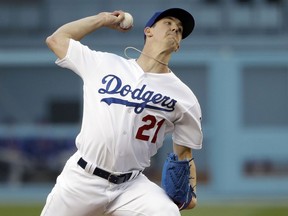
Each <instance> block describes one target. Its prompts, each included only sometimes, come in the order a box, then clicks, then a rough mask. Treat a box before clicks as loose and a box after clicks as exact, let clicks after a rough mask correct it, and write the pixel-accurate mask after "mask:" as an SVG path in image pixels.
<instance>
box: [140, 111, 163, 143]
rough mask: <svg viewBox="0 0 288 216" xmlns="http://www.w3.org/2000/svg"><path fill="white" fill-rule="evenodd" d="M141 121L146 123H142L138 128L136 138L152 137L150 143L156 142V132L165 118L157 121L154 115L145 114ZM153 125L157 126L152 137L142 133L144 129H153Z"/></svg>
mask: <svg viewBox="0 0 288 216" xmlns="http://www.w3.org/2000/svg"><path fill="white" fill-rule="evenodd" d="M142 121H143V122H145V123H146V124H144V125H143V126H141V127H140V128H139V129H138V131H137V134H136V139H139V140H143V141H148V140H150V139H151V138H152V140H151V143H156V141H157V135H158V132H159V130H160V128H161V126H162V125H163V123H164V121H165V119H162V120H161V121H159V122H157V119H156V117H155V116H152V115H147V116H145V117H143V118H142ZM155 126H156V127H157V128H156V130H155V133H154V135H153V137H150V136H149V135H145V134H144V132H145V131H149V130H152V129H154V127H155Z"/></svg>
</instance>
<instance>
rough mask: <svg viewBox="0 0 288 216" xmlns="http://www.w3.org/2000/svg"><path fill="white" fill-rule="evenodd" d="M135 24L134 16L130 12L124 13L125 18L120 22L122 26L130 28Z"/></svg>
mask: <svg viewBox="0 0 288 216" xmlns="http://www.w3.org/2000/svg"><path fill="white" fill-rule="evenodd" d="M132 25H133V17H132V15H131V14H130V13H127V12H125V13H124V20H123V21H122V22H121V23H120V27H121V28H123V29H128V28H130V27H131V26H132Z"/></svg>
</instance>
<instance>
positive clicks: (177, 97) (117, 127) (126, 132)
mask: <svg viewBox="0 0 288 216" xmlns="http://www.w3.org/2000/svg"><path fill="white" fill-rule="evenodd" d="M56 63H57V64H58V65H59V66H61V67H64V68H68V69H71V70H72V71H74V72H75V73H76V74H78V75H79V76H80V77H81V78H82V80H83V94H84V99H83V100H84V101H83V120H82V127H81V131H80V133H79V134H78V136H77V138H76V146H77V148H78V150H79V152H80V154H81V156H82V157H83V158H84V159H85V160H87V161H89V162H91V163H95V164H96V165H97V166H99V167H101V168H104V169H106V170H108V171H114V172H126V171H130V170H135V169H136V170H143V169H144V168H145V167H148V166H149V165H150V157H151V156H153V155H154V154H155V153H156V152H157V150H158V149H159V148H160V147H161V146H162V144H163V140H164V136H165V135H166V134H167V133H172V137H173V141H174V142H175V143H177V144H179V145H183V146H187V147H190V148H193V149H200V148H201V147H202V131H201V123H200V119H201V109H200V106H199V103H198V101H197V99H196V97H195V95H194V94H193V92H192V91H191V90H190V89H189V88H188V87H187V86H186V85H185V84H184V83H183V82H181V80H180V79H178V78H177V77H176V76H175V74H174V73H173V72H172V71H171V72H170V73H163V74H157V73H151V72H144V71H143V70H142V69H141V67H140V66H139V65H138V64H137V62H136V61H135V60H134V59H129V60H127V59H125V58H122V57H120V56H118V55H115V54H111V53H106V52H99V51H94V50H91V49H89V48H88V47H87V46H84V45H82V44H81V43H80V42H78V41H74V40H72V39H71V40H70V44H69V48H68V52H67V55H66V56H65V58H63V59H61V60H59V59H58V60H57V61H56Z"/></svg>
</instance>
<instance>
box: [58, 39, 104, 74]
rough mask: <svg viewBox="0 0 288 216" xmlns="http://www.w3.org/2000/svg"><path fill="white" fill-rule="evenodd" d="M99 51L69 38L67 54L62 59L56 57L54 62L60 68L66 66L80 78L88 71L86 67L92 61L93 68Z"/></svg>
mask: <svg viewBox="0 0 288 216" xmlns="http://www.w3.org/2000/svg"><path fill="white" fill-rule="evenodd" d="M101 54H102V53H101V52H96V51H94V50H91V49H90V48H89V47H88V46H85V45H83V44H81V43H80V42H79V41H75V40H73V39H70V41H69V47H68V50H67V54H66V56H65V57H64V58H62V59H57V60H56V62H55V63H56V64H57V65H58V66H60V67H62V68H67V69H70V70H72V71H73V72H75V73H76V74H78V75H79V76H80V77H81V78H82V79H84V77H85V76H86V75H87V73H89V71H90V70H89V68H87V67H88V66H89V65H90V64H89V63H91V62H92V65H93V66H94V68H96V67H97V64H98V63H99V59H101Z"/></svg>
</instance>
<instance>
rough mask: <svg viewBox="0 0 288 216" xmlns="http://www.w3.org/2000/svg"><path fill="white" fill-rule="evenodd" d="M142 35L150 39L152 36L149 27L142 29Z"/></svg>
mask: <svg viewBox="0 0 288 216" xmlns="http://www.w3.org/2000/svg"><path fill="white" fill-rule="evenodd" d="M144 34H145V35H146V37H151V36H152V35H153V34H152V32H151V27H146V28H145V29H144Z"/></svg>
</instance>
